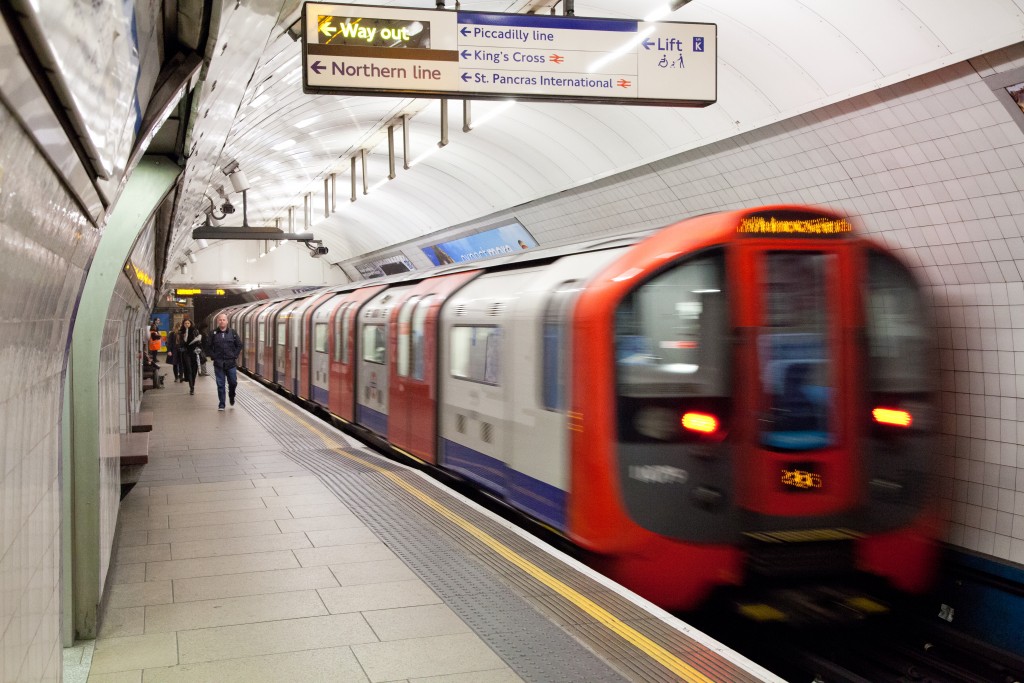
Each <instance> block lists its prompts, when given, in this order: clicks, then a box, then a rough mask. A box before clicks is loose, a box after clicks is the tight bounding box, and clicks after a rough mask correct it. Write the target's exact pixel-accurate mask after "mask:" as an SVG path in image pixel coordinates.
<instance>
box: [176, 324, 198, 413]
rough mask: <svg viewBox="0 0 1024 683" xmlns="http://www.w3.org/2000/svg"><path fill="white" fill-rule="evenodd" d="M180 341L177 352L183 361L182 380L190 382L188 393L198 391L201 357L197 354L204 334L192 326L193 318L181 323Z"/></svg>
mask: <svg viewBox="0 0 1024 683" xmlns="http://www.w3.org/2000/svg"><path fill="white" fill-rule="evenodd" d="M178 335H179V339H180V341H179V343H178V349H177V354H178V358H179V360H180V362H181V380H182V381H183V382H188V393H189V394H190V395H192V394H195V393H196V373H197V372H199V358H198V357H197V354H198V352H199V349H200V348H201V346H202V343H203V335H201V334H199V330H197V329H196V328H195V327H193V326H192V321H191V320H185V322H183V323H181V329H180V330H179V331H178Z"/></svg>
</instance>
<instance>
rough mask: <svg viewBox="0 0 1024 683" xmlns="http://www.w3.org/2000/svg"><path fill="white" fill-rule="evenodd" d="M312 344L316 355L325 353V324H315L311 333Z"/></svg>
mask: <svg viewBox="0 0 1024 683" xmlns="http://www.w3.org/2000/svg"><path fill="white" fill-rule="evenodd" d="M313 343H314V345H315V348H316V352H317V353H327V323H317V324H316V329H315V330H314V331H313Z"/></svg>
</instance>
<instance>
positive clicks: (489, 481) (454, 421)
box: [241, 206, 937, 609]
mask: <svg viewBox="0 0 1024 683" xmlns="http://www.w3.org/2000/svg"><path fill="white" fill-rule="evenodd" d="M577 252H578V253H577ZM250 308H251V310H250V311H248V312H246V313H245V314H244V315H243V317H242V318H241V319H242V321H243V322H242V324H243V325H244V324H245V321H246V320H249V321H252V320H254V319H255V320H256V321H257V325H256V327H257V332H258V334H260V335H266V336H265V338H261V339H260V340H258V345H259V346H260V348H261V349H262V350H263V353H262V354H261V353H259V352H257V353H256V374H258V375H261V376H263V377H265V378H268V379H272V380H273V381H275V382H276V383H278V384H281V383H282V382H284V383H285V384H286V385H287V386H284V387H283V388H286V389H289V387H292V388H291V389H289V390H290V391H292V392H294V391H295V388H294V387H296V386H297V385H296V384H295V377H294V376H293V375H291V374H288V373H287V372H286V373H284V374H275V375H273V376H272V377H271V376H268V373H269V372H270V368H271V367H274V366H272V365H271V363H272V362H273V359H272V356H271V355H269V354H268V352H269V351H270V350H271V349H273V348H274V346H275V344H281V343H289V344H292V345H293V346H292V347H291V348H292V350H293V352H295V353H296V354H298V356H297V358H298V357H308V358H309V359H310V360H309V361H308V362H309V367H310V373H311V379H310V391H309V393H310V398H311V399H312V401H313V402H314V403H316V404H319V405H320V406H325V407H326V408H327V409H328V410H329V411H330V412H331V413H332V414H334V415H336V416H338V417H340V418H341V419H343V420H345V421H348V422H354V423H356V424H358V425H359V426H361V427H362V428H364V429H367V430H370V431H371V432H373V433H375V434H376V435H377V436H379V437H380V438H381V439H383V440H385V441H387V442H389V443H390V444H391V445H392V446H393V447H394V448H395V450H397V451H400V452H402V453H405V454H407V455H408V454H411V455H414V456H415V457H417V458H419V459H421V460H423V461H425V462H427V463H432V464H435V465H436V466H438V467H441V468H444V469H445V470H447V471H449V472H451V473H454V474H457V475H459V476H461V477H463V478H465V479H466V480H467V481H470V482H472V483H474V484H476V485H477V486H480V487H482V488H485V489H487V490H488V492H489V493H491V494H492V495H493V496H496V497H499V498H502V499H504V500H505V502H506V503H507V504H508V505H510V506H512V507H514V508H516V509H518V510H520V511H521V512H523V513H525V514H527V515H529V516H531V517H533V518H535V519H537V520H539V521H541V522H543V523H545V524H547V525H549V526H550V527H552V528H554V529H556V530H558V531H559V532H561V533H562V534H564V535H565V536H566V538H568V539H570V540H571V541H573V542H574V543H576V544H577V545H578V546H580V547H581V548H584V549H586V550H588V551H590V553H591V554H590V558H591V561H592V562H593V563H594V564H595V565H596V566H598V567H599V568H600V569H602V570H603V571H605V572H606V573H608V574H609V575H610V576H612V577H613V578H615V579H617V580H619V581H621V582H622V583H623V584H625V585H627V586H628V587H630V588H632V589H633V590H636V591H637V592H639V593H640V594H642V595H644V596H645V597H647V598H649V599H651V600H653V601H654V602H656V603H657V604H660V605H662V606H663V607H666V608H669V609H687V608H691V607H694V606H696V605H698V604H700V602H701V601H703V600H704V599H706V598H707V596H708V595H709V594H710V593H711V591H712V590H713V589H715V588H716V587H719V586H740V585H746V584H750V583H752V582H754V583H758V584H772V583H780V584H786V583H787V582H792V581H809V580H817V579H818V578H822V577H825V578H828V579H829V580H832V579H835V578H836V577H837V576H840V575H842V576H845V575H853V574H857V575H867V576H874V577H879V578H882V579H885V580H887V581H888V582H889V583H890V584H892V585H893V586H896V587H897V588H900V589H903V590H908V591H921V590H923V589H924V588H926V587H927V585H928V583H929V581H930V578H931V576H932V574H933V572H934V569H935V566H936V553H937V546H936V544H935V538H936V536H937V528H936V526H937V525H936V521H935V520H936V510H935V509H934V507H933V505H932V503H931V502H930V499H929V490H930V488H929V487H930V484H931V473H932V470H933V452H934V450H933V445H934V429H935V423H936V409H935V395H936V387H935V386H934V376H935V375H934V372H933V371H932V367H933V366H932V364H931V362H932V360H933V354H932V352H931V347H930V343H931V337H930V327H929V322H928V320H927V319H926V313H925V312H926V310H927V309H926V306H925V305H924V302H923V300H922V296H921V292H920V289H919V287H918V286H917V285H916V284H915V283H914V280H913V277H912V275H911V274H910V271H909V270H908V269H907V268H906V267H904V266H903V265H901V264H900V263H899V262H898V261H897V260H896V259H895V258H893V257H892V256H891V255H890V254H888V253H887V252H886V250H885V249H884V248H882V247H880V246H877V245H874V244H872V243H871V242H869V241H867V240H864V239H862V238H860V237H858V236H857V235H855V234H854V233H853V231H852V228H851V225H850V223H849V221H848V220H847V219H845V218H844V217H842V216H840V215H838V214H835V213H832V212H828V211H821V210H818V209H812V208H807V207H797V206H778V207H765V208H761V209H752V210H743V211H732V212H723V213H717V214H709V215H706V216H700V217H697V218H693V219H689V220H685V221H682V222H680V223H678V224H675V225H672V226H669V227H667V228H664V229H662V230H659V231H657V232H655V233H652V234H650V235H647V236H625V237H622V238H616V239H614V240H609V241H605V242H593V243H590V244H587V245H580V246H578V247H577V248H576V249H554V250H551V249H548V250H542V249H537V250H531V251H530V252H529V253H520V254H516V255H514V256H511V257H506V258H503V259H495V260H492V261H489V262H485V263H483V264H481V265H479V266H477V267H476V268H474V269H469V268H466V267H455V268H451V267H449V268H446V269H439V270H436V271H433V272H427V273H425V274H414V275H403V276H397V277H394V278H391V279H388V280H384V281H379V282H377V283H375V284H374V285H372V286H369V287H363V288H357V289H353V290H348V291H341V292H330V291H327V292H322V293H318V294H316V295H310V296H307V297H303V298H302V299H300V300H285V301H281V302H275V303H271V304H254V305H252V306H251V307H250ZM288 315H292V316H294V317H296V318H298V319H303V320H308V321H309V327H308V328H307V331H306V334H305V335H303V334H302V331H301V330H297V331H296V332H295V333H294V336H293V337H292V341H290V342H289V341H288V339H289V337H288V336H287V335H288V334H289V329H288V328H289V326H288V325H287V324H286V325H284V327H281V326H280V325H278V326H276V327H275V326H274V325H273V323H274V322H275V321H277V320H278V319H279V318H280V320H281V321H282V322H284V321H285V320H286V319H287V316H288ZM246 316H248V317H246ZM282 340H283V341H282ZM254 346H255V345H254ZM261 358H262V359H263V361H262V365H260V359H261ZM285 362H287V359H285ZM298 363H299V361H296V365H295V366H294V367H296V368H299V367H300V365H299V364H298ZM298 386H301V385H298ZM299 393H300V395H302V394H304V393H305V392H302V391H301V390H300V391H299ZM435 424H436V425H437V428H436V433H435V431H434V425H435Z"/></svg>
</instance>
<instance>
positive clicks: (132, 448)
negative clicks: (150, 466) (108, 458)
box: [121, 432, 149, 466]
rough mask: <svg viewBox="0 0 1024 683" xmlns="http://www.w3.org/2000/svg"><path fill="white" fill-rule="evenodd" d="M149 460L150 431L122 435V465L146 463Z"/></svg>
mask: <svg viewBox="0 0 1024 683" xmlns="http://www.w3.org/2000/svg"><path fill="white" fill-rule="evenodd" d="M148 462H149V433H148V432H134V433H130V434H122V435H121V465H122V466H123V465H145V464H146V463H148Z"/></svg>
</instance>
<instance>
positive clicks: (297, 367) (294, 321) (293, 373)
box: [285, 298, 313, 396]
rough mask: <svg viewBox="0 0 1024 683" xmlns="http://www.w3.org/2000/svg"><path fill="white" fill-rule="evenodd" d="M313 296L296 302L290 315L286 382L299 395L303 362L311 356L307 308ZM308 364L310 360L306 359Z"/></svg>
mask: <svg viewBox="0 0 1024 683" xmlns="http://www.w3.org/2000/svg"><path fill="white" fill-rule="evenodd" d="M312 301H313V299H312V298H306V299H300V300H299V301H297V302H295V306H294V307H293V308H292V311H291V313H290V314H289V316H288V327H289V330H288V362H287V364H286V366H285V383H286V387H287V389H288V391H290V392H291V393H292V394H294V395H295V396H299V377H300V375H301V367H302V362H303V360H304V359H305V358H307V357H308V356H309V338H308V337H307V335H306V323H305V320H306V309H307V308H309V305H310V303H311V302H312ZM306 364H307V365H308V361H306Z"/></svg>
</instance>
